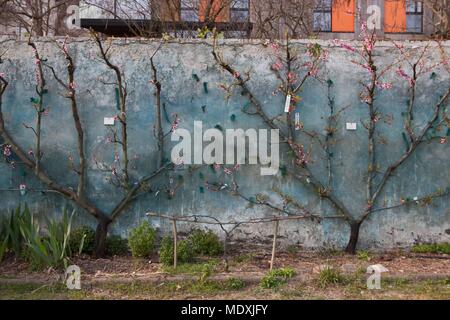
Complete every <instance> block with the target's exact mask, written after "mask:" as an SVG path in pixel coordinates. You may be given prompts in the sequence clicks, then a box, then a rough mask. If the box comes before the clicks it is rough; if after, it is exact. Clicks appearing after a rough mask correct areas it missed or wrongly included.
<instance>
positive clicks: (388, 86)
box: [376, 81, 392, 90]
mask: <svg viewBox="0 0 450 320" xmlns="http://www.w3.org/2000/svg"><path fill="white" fill-rule="evenodd" d="M376 85H377V87H378V89H381V90H390V89H392V83H390V82H385V83H381V82H378V81H377V82H376Z"/></svg>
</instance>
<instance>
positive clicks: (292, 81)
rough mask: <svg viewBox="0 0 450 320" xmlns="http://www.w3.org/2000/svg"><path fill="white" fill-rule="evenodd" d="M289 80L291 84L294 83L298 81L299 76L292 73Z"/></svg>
mask: <svg viewBox="0 0 450 320" xmlns="http://www.w3.org/2000/svg"><path fill="white" fill-rule="evenodd" d="M287 78H288V82H289V83H294V82H295V81H296V80H297V75H296V74H295V73H294V72H292V71H291V72H289V73H288V75H287Z"/></svg>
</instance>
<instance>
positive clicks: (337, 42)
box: [334, 40, 356, 52]
mask: <svg viewBox="0 0 450 320" xmlns="http://www.w3.org/2000/svg"><path fill="white" fill-rule="evenodd" d="M334 42H335V44H336V45H338V46H340V47H341V48H343V49H345V50H348V51H350V52H355V51H356V49H355V48H354V47H352V46H351V45H349V44H346V43H344V42H342V41H339V40H335V41H334Z"/></svg>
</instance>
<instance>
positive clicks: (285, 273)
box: [260, 268, 295, 289]
mask: <svg viewBox="0 0 450 320" xmlns="http://www.w3.org/2000/svg"><path fill="white" fill-rule="evenodd" d="M294 275H295V271H294V270H293V269H292V268H280V269H274V270H271V271H269V272H268V273H267V274H266V275H265V276H264V277H263V278H262V279H261V283H260V285H261V287H263V288H264V289H273V288H277V287H279V286H280V285H282V284H284V283H286V281H287V280H288V279H290V278H292V277H293V276H294Z"/></svg>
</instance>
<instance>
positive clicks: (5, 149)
mask: <svg viewBox="0 0 450 320" xmlns="http://www.w3.org/2000/svg"><path fill="white" fill-rule="evenodd" d="M3 155H4V156H5V157H9V156H11V146H10V145H9V144H7V145H5V146H3Z"/></svg>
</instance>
